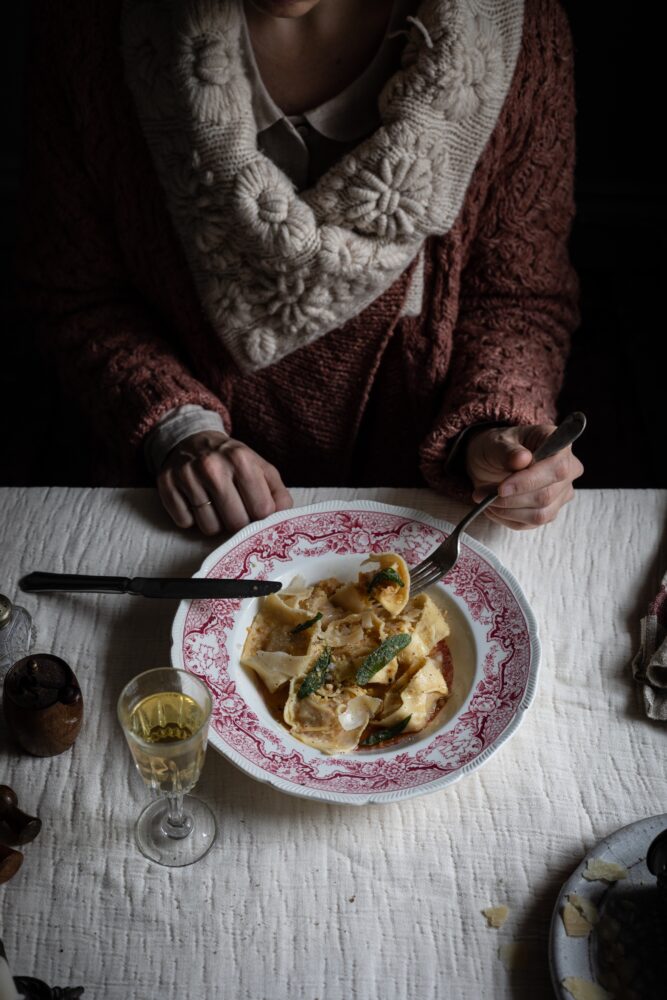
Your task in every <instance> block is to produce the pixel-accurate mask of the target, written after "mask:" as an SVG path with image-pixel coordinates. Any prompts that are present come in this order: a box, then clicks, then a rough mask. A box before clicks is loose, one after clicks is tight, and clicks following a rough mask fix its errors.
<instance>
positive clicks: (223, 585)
mask: <svg viewBox="0 0 667 1000" xmlns="http://www.w3.org/2000/svg"><path fill="white" fill-rule="evenodd" d="M19 587H20V588H21V590H25V591H28V592H29V593H31V594H34V593H38V592H41V591H53V590H67V591H70V592H74V593H77V594H140V595H141V596H142V597H172V598H177V599H178V600H193V601H196V600H201V599H202V598H211V597H218V598H220V597H263V596H264V595H265V594H275V592H276V591H277V590H280V588H281V587H282V584H281V583H276V582H275V581H273V580H209V579H203V578H202V579H200V578H190V577H183V578H178V577H149V576H135V577H132V578H131V577H129V576H80V575H72V574H68V573H28V575H27V576H24V577H23V578H22V579H21V580H19Z"/></svg>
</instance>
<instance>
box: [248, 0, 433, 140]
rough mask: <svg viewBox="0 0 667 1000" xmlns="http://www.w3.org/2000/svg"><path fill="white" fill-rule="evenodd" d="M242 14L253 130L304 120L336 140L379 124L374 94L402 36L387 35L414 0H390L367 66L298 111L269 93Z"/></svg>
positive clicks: (386, 74)
mask: <svg viewBox="0 0 667 1000" xmlns="http://www.w3.org/2000/svg"><path fill="white" fill-rule="evenodd" d="M241 7H242V10H243V17H242V24H243V26H242V35H243V45H244V48H245V54H246V68H247V72H248V78H249V80H250V84H251V87H252V104H253V112H254V115H255V122H256V124H257V132H258V133H261V132H263V131H264V130H265V129H268V128H271V126H272V125H275V124H276V122H278V121H283V120H285V119H286V120H287V121H289V122H291V123H292V124H297V123H300V122H303V121H304V120H305V121H306V122H308V124H309V125H310V126H311V127H312V128H314V129H315V130H316V131H317V132H319V133H320V135H323V136H325V137H326V138H328V139H333V140H335V141H338V142H350V141H353V140H355V139H359V138H362V137H363V136H367V135H368V134H369V133H370V132H372V131H373V130H374V129H375V128H377V127H378V125H379V124H380V114H379V111H378V107H377V95H378V93H379V92H380V90H381V89H382V86H383V84H384V83H385V81H386V80H387V79H388V77H389V76H390V74H391V72H392V70H394V68H395V66H396V64H397V60H398V56H399V54H400V51H401V48H402V46H403V43H404V38H403V37H401V36H400V35H398V36H397V37H393V38H392V37H390V36H391V35H393V34H394V33H395V32H397V31H400V29H401V28H402V27H403V24H404V21H405V18H406V17H407V15H408V14H409V13H411V12H412V11H413V9H414V7H415V2H414V0H394V4H393V7H392V11H391V14H390V17H389V22H388V24H387V28H386V30H385V34H384V38H383V40H382V43H381V44H380V47H379V48H378V50H377V52H376V54H375V56H374V57H373V59H372V60H371V62H370V63H369V65H368V66H367V68H366V69H365V70H364V71H363V73H361V74H360V76H358V77H356V79H354V80H353V81H352V83H350V84H349V85H348V86H347V87H345V88H344V89H343V90H342V91H341V92H340V93H339V94H335V95H334V96H333V97H332V98H330V99H329V100H328V101H324V103H322V104H320V105H318V107H316V108H311V109H309V110H308V111H305V112H304V113H303V114H301V115H286V114H285V113H284V112H283V111H282V110H281V109H280V108H279V107H278V105H277V104H276V103H275V101H274V100H273V98H272V97H271V95H270V94H269V92H268V90H267V89H266V86H265V85H264V81H263V80H262V77H261V75H260V72H259V69H258V67H257V63H256V61H255V55H254V52H253V48H252V42H251V40H250V33H249V31H248V24H247V21H246V17H245V10H244V9H243V5H241Z"/></svg>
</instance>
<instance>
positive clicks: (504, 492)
mask: <svg viewBox="0 0 667 1000" xmlns="http://www.w3.org/2000/svg"><path fill="white" fill-rule="evenodd" d="M583 471H584V467H583V465H582V464H581V462H580V461H579V459H578V458H577V457H576V456H575V455H573V454H572V451H571V450H570V449H569V448H567V449H565V450H564V451H561V452H559V453H558V454H557V455H552V456H551V458H544V459H542V461H541V462H536V463H535V464H534V465H531V466H530V467H529V468H527V469H523V470H522V471H521V472H516V473H514V475H512V476H508V478H507V479H505V480H504V482H502V483H501V484H500V486H499V488H498V493H499V495H500V496H501V497H502V498H506V497H510V496H520V495H521V494H527V493H537V492H538V490H542V489H545V488H546V487H548V486H552V485H553V484H554V483H563V482H572V480H573V479H578V477H579V476H580V475H581V474H582V472H583Z"/></svg>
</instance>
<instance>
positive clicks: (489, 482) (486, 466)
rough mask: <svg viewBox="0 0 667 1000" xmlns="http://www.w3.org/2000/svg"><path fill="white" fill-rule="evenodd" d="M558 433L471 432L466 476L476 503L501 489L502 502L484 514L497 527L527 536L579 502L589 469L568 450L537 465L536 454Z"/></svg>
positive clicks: (545, 428)
mask: <svg viewBox="0 0 667 1000" xmlns="http://www.w3.org/2000/svg"><path fill="white" fill-rule="evenodd" d="M554 430H555V425H554V424H533V425H529V426H526V425H523V426H519V427H491V428H486V429H484V430H479V431H474V430H473V431H471V432H470V433H471V440H470V441H469V443H468V447H467V451H466V470H467V472H468V475H469V476H470V479H471V480H472V483H473V486H474V488H475V489H474V493H473V496H472V498H473V501H475V503H477V502H478V501H479V500H483V499H484V497H485V496H487V495H488V493H489V490H490V488H491V487H495V486H497V485H498V483H502V486H500V488H499V493H500V496H499V498H498V499H497V500H495V501H494V502H493V503H492V504H491V505H490V507H487V509H486V510H485V511H484V513H485V514H486V515H487V517H489V518H490V519H491V520H492V521H497V522H498V523H499V524H504V525H505V526H506V527H508V528H515V529H516V530H518V531H522V530H524V529H526V528H537V527H539V526H540V525H542V524H548V523H549V522H550V521H553V520H554V518H555V517H556V515H557V514H558V511H559V510H560V509H561V507H562V506H563V505H564V504H566V503H567V502H568V500H571V499H572V497H573V496H574V488H573V486H572V483H573V481H574V480H575V479H577V478H578V477H579V476H580V475H581V474H582V472H583V471H584V467H583V465H582V464H581V462H580V461H579V459H578V458H577V457H576V456H575V455H573V454H572V448H571V447H569V446H568V447H567V448H564V449H563V450H562V451H559V452H558V453H557V454H556V455H552V456H551V458H544V459H542V461H541V462H536V463H535V464H534V465H532V464H531V463H532V461H533V452H534V451H535V449H536V448H537V447H538V446H539V445H540V444H541V443H542V442H543V441H544V440H545V439H546V438H548V437H549V435H550V434H551V433H552V432H553V431H554Z"/></svg>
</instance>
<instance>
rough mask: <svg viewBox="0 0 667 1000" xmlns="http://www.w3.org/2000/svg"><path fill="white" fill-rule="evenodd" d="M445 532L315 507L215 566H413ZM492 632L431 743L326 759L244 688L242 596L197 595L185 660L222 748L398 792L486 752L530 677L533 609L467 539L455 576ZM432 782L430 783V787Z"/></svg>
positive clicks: (251, 572) (283, 772)
mask: <svg viewBox="0 0 667 1000" xmlns="http://www.w3.org/2000/svg"><path fill="white" fill-rule="evenodd" d="M445 537H446V536H445V534H444V533H443V532H442V531H440V530H439V529H438V528H436V527H434V526H433V525H430V524H428V523H425V522H422V521H415V520H413V519H411V518H408V517H404V516H400V515H397V514H388V513H385V512H376V511H371V510H354V509H352V510H333V511H319V512H314V513H308V514H303V515H298V516H293V517H288V518H287V519H285V520H283V521H280V522H279V523H276V524H272V525H269V526H267V527H266V528H264V529H260V530H258V531H257V532H256V533H254V534H252V535H251V536H250V537H248V538H247V539H246V540H245V541H240V542H239V543H238V544H237V545H236V546H235V547H234V548H232V549H231V550H230V551H228V552H226V553H225V554H224V555H223V556H222V557H221V559H220V560H219V562H217V563H216V565H215V566H213V567H212V568H211V569H209V571H208V573H207V576H209V577H213V578H215V577H227V578H241V577H250V576H252V577H254V578H256V579H266V578H269V577H271V576H272V575H276V574H278V573H280V572H281V571H282V568H283V567H282V566H281V564H284V563H289V562H291V561H292V560H293V559H295V558H303V557H313V556H328V555H331V554H340V555H349V554H358V555H360V556H363V555H366V554H368V553H369V552H386V551H394V552H398V553H400V554H401V555H402V556H403V557H404V558H405V560H406V562H407V563H408V564H409V565H415V564H416V563H418V562H419V561H420V560H421V559H423V558H424V557H425V556H426V555H428V553H429V552H431V551H432V549H433V548H434V546H435V545H438V544H439V543H440V542H441V541H443V540H444V538H445ZM447 584H448V588H449V589H450V590H451V591H452V592H453V593H454V594H456V595H457V596H458V597H459V598H460V599H461V600H462V601H463V603H464V604H465V605H466V607H467V609H468V612H469V614H470V616H471V617H472V618H473V619H474V620H475V621H476V622H477V623H478V624H479V625H480V626H481V627H482V629H483V630H484V632H485V635H486V639H487V643H488V648H487V651H486V656H485V658H484V663H483V678H482V679H480V680H479V681H478V683H477V684H476V686H475V689H474V691H473V692H472V697H471V699H470V701H469V703H468V704H467V706H466V709H465V711H464V712H463V713H462V714H460V715H459V716H458V717H457V718H456V719H455V720H453V721H454V725H453V726H452V727H451V728H449V729H448V730H447V731H445V732H442V733H440V734H437V733H436V734H434V736H433V738H432V739H431V741H430V742H429V743H428V745H427V746H425V747H421V748H419V749H417V748H410V747H409V746H407V747H404V749H401V748H400V745H399V748H398V752H396V751H395V752H393V753H392V752H390V751H384V754H383V755H382V756H379V755H378V754H377V753H368V754H363V756H362V755H361V754H357V753H355V754H353V755H349V756H348V755H344V756H341V757H327V756H325V755H323V754H319V753H317V751H311V749H310V748H308V747H304V750H303V751H301V750H297V749H296V748H294V747H292V746H290V745H289V742H288V740H287V739H286V738H285V737H287V733H285V735H284V736H283V735H282V734H279V733H277V732H276V731H275V730H272V729H270V728H268V727H267V726H265V725H263V724H262V723H261V721H260V720H259V719H258V717H257V715H256V714H255V713H254V712H253V711H252V709H251V708H250V707H249V706H248V704H247V702H246V701H245V699H244V698H243V697H242V696H241V695H240V694H239V693H238V691H237V687H236V684H235V683H234V681H233V680H232V678H231V677H230V674H229V653H228V650H227V646H226V643H225V637H226V636H227V635H228V634H229V633H230V631H231V629H232V628H233V626H234V621H235V617H236V615H237V614H238V613H239V609H240V605H241V602H240V601H229V600H227V601H219V602H213V601H206V602H203V601H200V602H193V603H192V604H191V605H190V608H189V610H188V613H187V616H186V619H185V624H184V627H183V632H182V637H181V641H182V654H183V666H184V668H185V669H186V670H188V671H190V672H191V673H193V674H196V675H197V676H198V677H200V678H201V679H202V680H203V681H204V682H205V683H206V684H207V685H208V686H209V688H210V689H211V692H212V694H213V699H214V709H213V715H212V720H211V724H212V727H213V729H214V731H215V733H216V734H217V737H218V739H219V741H220V742H221V743H222V744H223V746H225V747H228V748H229V749H230V750H233V751H235V752H236V753H237V754H238V755H240V756H241V757H242V758H244V759H245V760H246V761H248V762H249V763H252V764H254V765H255V766H256V767H258V768H260V769H261V770H262V771H264V772H267V777H268V775H274V776H275V777H276V778H280V779H282V780H283V781H285V782H291V783H294V784H295V785H298V786H301V787H306V788H311V789H313V790H319V791H326V790H329V791H334V792H337V793H340V792H344V793H346V794H352V795H355V794H368V793H369V792H392V791H399V790H401V789H406V788H413V787H415V786H424V785H427V784H428V783H430V782H433V781H437V780H438V779H441V778H442V777H443V776H444V775H451V774H452V773H453V772H456V771H459V770H460V769H461V768H463V767H465V765H467V764H470V763H471V762H472V761H474V760H476V759H477V758H479V757H480V756H481V755H483V754H485V752H486V751H489V752H490V749H491V748H492V747H493V745H494V744H495V743H496V741H497V740H498V737H499V736H500V735H501V734H502V733H503V731H504V730H505V729H506V728H507V726H508V725H509V724H510V722H511V721H512V719H513V718H514V716H515V715H516V713H517V710H518V707H519V706H520V704H521V702H522V699H523V697H524V694H525V692H526V688H527V684H528V679H529V675H530V660H531V652H530V650H531V647H530V639H529V630H528V626H527V622H526V618H525V615H524V613H523V610H522V609H521V607H520V605H519V603H518V601H517V599H516V597H515V596H514V594H513V593H512V591H511V589H510V588H509V586H508V584H507V583H506V582H505V581H504V580H503V579H502V578H501V577H500V576H499V575H498V573H497V571H496V570H495V569H494V568H493V567H492V566H491V565H490V564H489V563H488V562H487V561H486V560H485V559H484V558H482V556H480V555H479V554H478V553H476V552H475V551H473V550H472V549H470V548H468V547H467V546H462V552H461V556H460V558H459V561H458V562H457V564H456V566H455V568H454V570H453V571H452V572H451V574H450V575H449V577H448V580H447ZM426 790H427V789H424V791H426Z"/></svg>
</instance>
